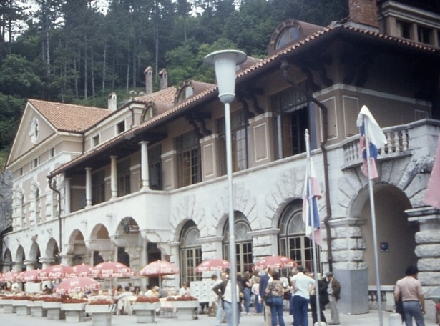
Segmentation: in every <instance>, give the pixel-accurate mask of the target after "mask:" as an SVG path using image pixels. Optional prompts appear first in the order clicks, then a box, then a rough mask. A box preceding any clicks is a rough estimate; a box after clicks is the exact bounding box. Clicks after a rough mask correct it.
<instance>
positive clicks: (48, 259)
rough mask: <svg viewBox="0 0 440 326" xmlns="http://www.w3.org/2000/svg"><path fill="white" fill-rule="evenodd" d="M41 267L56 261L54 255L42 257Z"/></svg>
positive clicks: (43, 267)
mask: <svg viewBox="0 0 440 326" xmlns="http://www.w3.org/2000/svg"><path fill="white" fill-rule="evenodd" d="M39 260H40V263H41V269H45V268H47V267H49V266H50V265H52V264H53V263H54V261H55V260H54V259H53V257H40V259H39Z"/></svg>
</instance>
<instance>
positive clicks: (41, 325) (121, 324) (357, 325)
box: [0, 308, 437, 326]
mask: <svg viewBox="0 0 440 326" xmlns="http://www.w3.org/2000/svg"><path fill="white" fill-rule="evenodd" d="M389 316H390V313H389V312H384V313H383V326H388V325H389V323H388V320H389ZM309 317H310V314H309ZM0 318H1V319H0V324H1V325H5V326H10V325H11V326H59V325H66V324H67V325H69V324H68V323H66V321H65V320H48V319H47V318H45V317H32V316H17V315H16V314H15V313H14V314H9V313H4V312H3V308H1V309H0ZM340 320H341V325H344V326H367V325H368V326H372V325H380V323H379V317H378V313H377V311H374V310H373V311H370V312H369V313H367V314H362V315H344V314H341V315H340ZM284 321H285V324H286V326H290V325H291V324H292V316H290V315H289V314H288V313H287V312H286V313H285V314H284ZM79 324H80V325H81V326H92V320H91V319H90V318H86V320H85V321H84V322H82V323H79ZM134 325H139V324H138V323H137V322H136V316H135V315H133V316H127V315H123V316H116V315H114V316H112V326H134ZM146 325H155V326H156V325H164V326H165V325H166V326H214V325H215V317H208V316H206V315H200V316H198V319H197V320H180V319H179V318H178V317H169V318H165V317H157V318H156V322H155V323H148V324H146ZM222 325H223V326H226V324H222ZM263 325H264V321H263V317H262V316H256V315H249V316H246V315H245V316H243V315H242V316H241V318H240V326H263ZM309 325H311V318H309ZM436 325H437V324H435V323H434V322H432V321H429V320H427V321H426V326H436Z"/></svg>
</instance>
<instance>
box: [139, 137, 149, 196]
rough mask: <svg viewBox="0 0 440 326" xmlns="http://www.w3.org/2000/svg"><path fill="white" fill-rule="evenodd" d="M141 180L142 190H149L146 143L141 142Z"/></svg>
mask: <svg viewBox="0 0 440 326" xmlns="http://www.w3.org/2000/svg"><path fill="white" fill-rule="evenodd" d="M141 179H142V190H147V189H150V171H149V168H148V142H146V141H141Z"/></svg>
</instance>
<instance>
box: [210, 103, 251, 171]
mask: <svg viewBox="0 0 440 326" xmlns="http://www.w3.org/2000/svg"><path fill="white" fill-rule="evenodd" d="M217 126H218V128H217V130H218V135H219V146H218V154H219V160H218V162H219V169H220V170H219V173H220V175H225V174H226V172H227V171H226V170H227V168H226V138H225V120H224V118H222V119H219V120H218V122H217ZM231 151H232V170H233V172H237V171H242V170H245V169H247V168H248V131H247V120H246V117H245V115H244V112H243V111H242V110H238V111H235V112H233V113H231Z"/></svg>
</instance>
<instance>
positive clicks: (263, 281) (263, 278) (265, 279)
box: [260, 267, 272, 326]
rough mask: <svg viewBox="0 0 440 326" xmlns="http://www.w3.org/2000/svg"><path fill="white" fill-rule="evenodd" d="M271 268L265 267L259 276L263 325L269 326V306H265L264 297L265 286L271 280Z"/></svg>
mask: <svg viewBox="0 0 440 326" xmlns="http://www.w3.org/2000/svg"><path fill="white" fill-rule="evenodd" d="M271 274H272V270H271V269H270V267H266V269H265V273H264V275H262V276H261V278H260V302H261V303H262V304H263V303H264V304H263V314H264V325H265V326H270V323H271V316H270V308H269V306H266V303H265V302H264V297H265V295H266V288H267V286H268V285H269V283H270V282H271V281H272V275H271Z"/></svg>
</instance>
